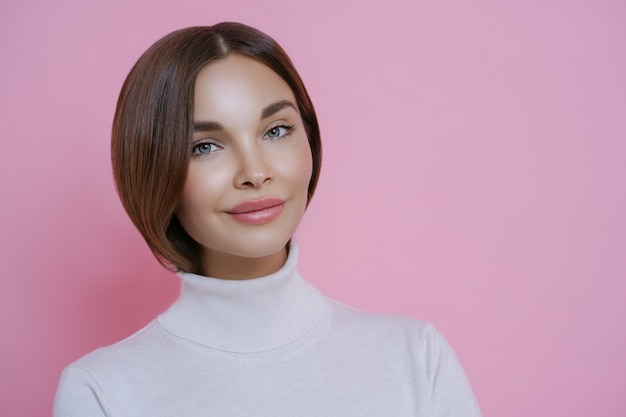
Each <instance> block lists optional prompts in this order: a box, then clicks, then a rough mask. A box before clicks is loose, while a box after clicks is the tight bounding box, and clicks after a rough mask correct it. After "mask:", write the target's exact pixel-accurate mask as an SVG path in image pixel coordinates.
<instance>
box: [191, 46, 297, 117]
mask: <svg viewBox="0 0 626 417" xmlns="http://www.w3.org/2000/svg"><path fill="white" fill-rule="evenodd" d="M280 100H289V101H291V102H293V103H294V104H295V97H294V94H293V92H292V91H291V88H290V87H289V85H288V84H287V83H286V82H285V80H283V79H282V78H281V77H280V76H279V75H278V74H277V73H275V72H274V71H273V70H272V69H271V68H269V67H268V66H266V65H264V64H262V63H260V62H258V61H256V60H254V59H252V58H249V57H246V56H243V55H239V54H231V55H229V56H227V57H226V58H223V59H220V60H217V61H214V62H212V63H210V64H208V65H206V66H205V67H204V68H202V70H200V72H199V73H198V76H197V78H196V84H195V98H194V119H195V120H215V119H219V118H226V117H232V116H239V117H240V118H241V117H244V116H248V115H251V114H254V116H255V117H256V118H258V114H259V111H260V109H262V108H263V107H265V106H267V105H268V104H271V103H274V102H277V101H280Z"/></svg>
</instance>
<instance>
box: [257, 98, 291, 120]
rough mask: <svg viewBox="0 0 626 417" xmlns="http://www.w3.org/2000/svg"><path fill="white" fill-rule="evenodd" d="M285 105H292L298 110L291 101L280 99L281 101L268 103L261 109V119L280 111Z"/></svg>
mask: <svg viewBox="0 0 626 417" xmlns="http://www.w3.org/2000/svg"><path fill="white" fill-rule="evenodd" d="M285 107H291V108H292V109H294V110H295V111H296V112H297V111H298V109H297V108H296V106H295V105H294V104H293V103H292V102H291V101H289V100H280V101H277V102H276V103H272V104H268V105H267V106H265V107H263V110H262V111H261V119H267V118H268V117H270V116H271V115H273V114H274V113H278V112H279V111H281V110H282V109H284V108H285Z"/></svg>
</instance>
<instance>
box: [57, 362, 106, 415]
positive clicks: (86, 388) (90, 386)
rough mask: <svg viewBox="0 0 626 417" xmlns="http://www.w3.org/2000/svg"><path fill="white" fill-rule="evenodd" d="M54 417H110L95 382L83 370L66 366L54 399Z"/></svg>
mask: <svg viewBox="0 0 626 417" xmlns="http://www.w3.org/2000/svg"><path fill="white" fill-rule="evenodd" d="M53 416H54V417H112V414H111V413H110V408H109V407H108V404H107V402H106V400H105V399H104V397H103V395H102V391H101V389H100V387H99V385H98V383H97V381H96V380H95V379H94V378H93V377H92V376H91V375H90V374H89V372H87V371H86V370H84V369H81V368H77V367H73V366H68V367H67V368H66V369H65V370H64V371H63V373H62V374H61V380H60V382H59V386H58V388H57V392H56V396H55V398H54V409H53Z"/></svg>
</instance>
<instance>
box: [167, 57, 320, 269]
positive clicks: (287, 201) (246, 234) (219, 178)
mask: <svg viewBox="0 0 626 417" xmlns="http://www.w3.org/2000/svg"><path fill="white" fill-rule="evenodd" d="M194 124H195V126H194V134H193V151H192V152H193V154H192V156H191V162H190V165H189V171H188V175H187V180H186V183H185V187H184V190H183V194H182V198H181V201H180V205H179V208H178V210H177V216H178V219H179V220H180V223H181V224H182V226H183V228H184V229H185V231H186V232H187V233H188V234H189V235H190V236H191V237H192V238H193V239H194V240H195V241H196V242H198V243H199V244H200V245H201V247H202V249H201V253H202V259H203V265H204V268H205V272H206V274H207V275H210V276H214V277H218V278H231V279H237V278H253V277H258V276H262V275H266V274H269V273H272V272H274V271H276V270H277V269H278V268H280V267H281V266H282V264H283V262H284V260H285V256H286V251H285V245H286V244H287V242H288V241H289V239H290V238H291V237H292V236H293V233H294V232H295V230H296V227H297V226H298V223H299V222H300V219H301V218H302V215H303V213H304V210H305V208H306V204H307V188H308V184H309V180H310V178H311V173H312V157H311V149H310V147H309V143H308V140H307V135H306V132H305V129H304V126H303V123H302V119H301V118H300V114H299V112H298V110H297V104H296V100H295V97H294V95H293V92H292V91H291V89H290V88H289V86H288V85H287V83H286V82H285V81H284V80H283V79H282V78H280V77H279V76H278V75H277V74H276V73H274V72H273V71H272V70H271V69H270V68H268V67H266V66H265V65H263V64H261V63H259V62H257V61H255V60H253V59H251V58H248V57H244V56H242V55H237V54H232V55H229V56H228V57H226V58H225V59H222V60H218V61H216V62H213V63H211V64H209V65H207V66H206V67H204V68H203V69H202V70H201V71H200V73H199V74H198V77H197V79H196V86H195V110H194Z"/></svg>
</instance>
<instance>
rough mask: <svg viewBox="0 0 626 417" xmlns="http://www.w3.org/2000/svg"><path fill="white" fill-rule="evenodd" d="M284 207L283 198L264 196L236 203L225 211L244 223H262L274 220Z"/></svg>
mask: <svg viewBox="0 0 626 417" xmlns="http://www.w3.org/2000/svg"><path fill="white" fill-rule="evenodd" d="M284 208H285V200H281V199H279V198H264V199H261V200H249V201H245V202H243V203H241V204H237V205H236V206H235V207H233V208H232V209H230V210H227V211H226V213H227V214H228V215H230V216H231V217H232V218H234V219H235V220H237V221H239V222H241V223H245V224H264V223H268V222H270V221H272V220H274V219H275V218H276V217H278V216H279V215H280V213H282V211H283V209H284Z"/></svg>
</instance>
